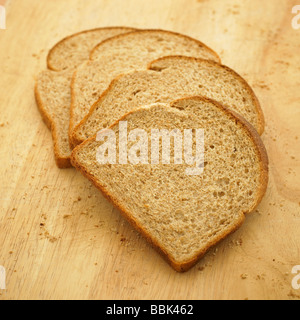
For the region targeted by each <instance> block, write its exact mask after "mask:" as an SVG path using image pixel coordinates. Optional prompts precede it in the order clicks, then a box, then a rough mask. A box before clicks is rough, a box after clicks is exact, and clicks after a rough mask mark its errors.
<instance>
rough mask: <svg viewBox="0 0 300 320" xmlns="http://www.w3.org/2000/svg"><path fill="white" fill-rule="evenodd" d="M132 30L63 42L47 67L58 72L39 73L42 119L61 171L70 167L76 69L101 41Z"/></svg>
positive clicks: (87, 34)
mask: <svg viewBox="0 0 300 320" xmlns="http://www.w3.org/2000/svg"><path fill="white" fill-rule="evenodd" d="M133 30H134V29H133V28H125V27H111V28H99V29H94V30H87V31H84V32H80V33H77V34H75V35H72V36H69V37H67V38H65V39H63V40H62V41H60V42H59V43H58V44H56V45H55V46H54V47H53V48H52V49H51V50H50V52H49V54H48V59H47V60H48V67H49V69H52V70H56V71H57V72H55V71H50V70H47V71H43V72H41V73H40V74H39V76H38V78H37V81H36V86H35V96H36V101H37V104H38V108H39V110H40V112H41V114H42V116H43V119H44V121H45V122H46V124H47V125H48V127H49V128H51V130H52V136H53V142H54V154H55V160H56V164H57V166H58V167H59V168H69V167H71V162H70V155H71V149H70V142H69V124H70V105H71V78H72V75H73V72H74V69H75V68H76V67H77V66H78V65H80V64H81V63H82V62H83V61H84V60H86V59H88V58H89V54H90V52H91V50H92V49H93V48H94V47H95V45H97V44H98V43H99V42H101V41H103V40H106V39H108V38H110V37H113V36H115V35H118V34H121V33H126V32H129V31H133Z"/></svg>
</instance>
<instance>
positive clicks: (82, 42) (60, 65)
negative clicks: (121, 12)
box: [47, 27, 136, 71]
mask: <svg viewBox="0 0 300 320" xmlns="http://www.w3.org/2000/svg"><path fill="white" fill-rule="evenodd" d="M134 30H136V29H134V28H127V27H108V28H97V29H92V30H86V31H83V32H79V33H76V34H73V35H71V36H68V37H66V38H64V39H63V40H61V41H60V42H58V43H57V44H56V45H55V46H54V47H53V48H52V49H51V50H50V51H49V54H48V57H47V64H48V68H49V69H50V70H54V71H63V70H66V69H74V68H77V67H78V66H79V65H80V64H82V63H83V62H84V61H85V60H88V59H89V56H90V53H91V50H92V49H93V48H94V47H95V46H96V45H98V44H99V43H100V42H102V41H103V40H106V39H107V38H110V37H114V36H116V35H119V34H122V33H126V32H130V31H134Z"/></svg>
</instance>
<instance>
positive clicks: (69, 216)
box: [63, 214, 72, 219]
mask: <svg viewBox="0 0 300 320" xmlns="http://www.w3.org/2000/svg"><path fill="white" fill-rule="evenodd" d="M71 217H72V216H71V215H70V214H65V215H64V216H63V219H69V218H71Z"/></svg>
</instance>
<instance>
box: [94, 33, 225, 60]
mask: <svg viewBox="0 0 300 320" xmlns="http://www.w3.org/2000/svg"><path fill="white" fill-rule="evenodd" d="M150 32H162V33H168V34H172V35H176V36H180V37H182V38H185V39H188V40H191V41H194V42H196V43H198V44H199V45H200V46H202V47H203V48H205V49H207V50H208V51H209V52H210V53H211V54H212V55H214V56H215V58H216V59H217V60H218V62H219V63H220V62H221V58H220V57H219V55H218V54H217V53H216V52H215V51H214V50H213V49H212V48H210V47H209V46H207V45H206V44H205V43H203V42H201V41H200V40H198V39H195V38H192V37H190V36H188V35H185V34H182V33H179V32H174V31H170V30H163V29H143V30H135V31H131V32H127V33H125V34H119V35H117V36H114V37H111V38H109V39H106V40H104V41H102V42H101V43H99V44H98V45H97V46H95V47H94V49H93V50H92V51H91V53H90V60H94V59H93V55H94V53H95V51H96V50H97V49H98V48H99V47H101V46H102V45H103V44H105V43H106V42H107V41H110V40H113V39H119V38H123V37H126V36H128V35H129V34H139V33H150Z"/></svg>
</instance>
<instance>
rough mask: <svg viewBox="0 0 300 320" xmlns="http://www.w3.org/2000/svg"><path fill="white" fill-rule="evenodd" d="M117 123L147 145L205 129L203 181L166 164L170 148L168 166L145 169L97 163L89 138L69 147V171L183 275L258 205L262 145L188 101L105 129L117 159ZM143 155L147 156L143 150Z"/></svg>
mask: <svg viewBox="0 0 300 320" xmlns="http://www.w3.org/2000/svg"><path fill="white" fill-rule="evenodd" d="M121 121H122V123H124V122H125V121H126V122H127V126H128V128H127V130H128V134H129V133H130V134H131V132H132V130H134V129H142V130H144V131H146V132H147V134H148V135H147V137H148V139H149V141H151V139H152V136H151V132H152V131H151V130H152V129H166V130H168V131H169V132H170V131H171V130H174V129H179V130H180V132H183V130H185V129H194V130H197V129H204V137H205V144H204V150H205V152H204V161H205V162H204V165H203V166H204V171H203V174H202V175H194V176H188V175H187V174H186V169H187V168H189V167H190V166H188V165H187V164H185V163H183V164H175V162H174V161H172V159H174V158H173V157H172V155H174V152H173V149H172V151H171V162H170V164H161V163H160V164H153V165H151V160H149V164H131V162H128V164H118V163H119V161H117V164H110V163H108V164H100V163H99V162H98V161H97V160H96V159H97V152H99V147H100V146H101V145H102V144H103V142H100V141H97V137H96V136H93V137H91V138H89V139H88V140H86V141H85V142H84V143H83V144H81V145H80V146H78V147H76V148H75V149H74V150H73V152H72V156H71V159H72V163H73V165H74V166H75V167H76V168H77V169H78V170H79V171H81V172H82V173H83V174H84V175H85V176H86V177H87V178H88V179H89V180H91V181H92V182H93V183H94V184H95V186H96V187H97V188H99V189H100V190H101V191H102V193H103V194H104V195H105V196H106V197H107V198H108V199H109V200H110V201H111V202H112V203H113V204H114V205H115V206H116V207H117V208H118V209H119V210H120V211H121V213H122V214H123V215H124V216H125V217H126V218H127V219H128V220H129V221H130V222H131V223H132V225H133V226H134V227H135V228H136V229H137V230H139V231H140V232H141V233H142V234H143V235H144V236H145V237H146V238H147V239H148V240H149V241H150V243H152V244H153V245H154V247H156V248H157V249H158V251H159V252H160V253H161V254H162V255H163V256H164V257H165V258H166V259H167V261H168V262H169V263H170V264H171V265H172V266H173V268H174V269H175V270H177V271H179V272H182V271H187V270H188V269H189V268H191V267H192V266H194V265H195V264H196V262H197V261H198V259H200V258H201V257H202V256H203V255H204V254H205V253H206V252H207V251H208V249H209V248H211V247H212V246H214V245H215V244H217V243H218V242H219V241H220V240H222V239H223V238H225V237H226V236H228V235H229V234H230V233H232V232H234V231H235V230H236V229H237V228H239V227H240V226H241V224H242V223H243V221H244V219H245V214H246V213H249V212H251V211H253V210H254V209H255V208H256V206H257V205H258V204H259V203H260V201H261V200H262V198H263V196H264V194H265V191H266V187H267V183H268V157H267V154H266V150H265V148H264V146H263V143H262V141H261V138H260V136H259V135H258V133H257V132H256V130H255V129H254V128H253V127H252V126H251V125H250V124H249V123H248V122H246V121H245V120H244V119H243V118H242V117H240V116H239V115H237V114H235V113H234V112H233V111H230V110H229V109H227V108H226V107H224V106H222V105H221V104H219V103H217V102H214V101H212V100H209V99H206V98H203V97H191V98H185V99H181V100H177V101H174V102H172V103H171V104H161V103H158V104H154V105H151V106H149V107H143V108H140V109H137V110H135V111H132V112H130V113H128V114H127V115H125V116H124V117H123V118H121V119H120V120H119V121H117V122H116V123H115V124H113V125H112V126H111V127H110V130H108V129H104V130H103V131H102V132H101V136H102V137H104V136H105V135H106V134H107V133H108V132H112V131H113V132H114V133H115V135H116V141H117V148H116V150H117V152H116V154H117V159H118V155H119V147H118V146H119V142H118V141H119V140H120V139H119V130H120V129H119V125H120V122H121ZM111 130H112V131H111ZM150 137H151V139H150ZM136 139H137V141H138V138H136ZM98 140H100V139H98ZM128 141H129V142H128V150H134V148H135V151H134V153H135V154H136V156H138V155H141V153H142V151H141V150H142V149H143V148H142V147H138V148H136V146H137V145H138V142H137V141H134V139H133V140H130V139H128ZM139 141H140V140H139ZM145 141H147V140H145ZM145 141H144V142H145ZM172 141H173V140H172ZM194 141H195V137H194ZM172 148H173V147H172ZM148 150H149V153H150V150H151V147H150V144H149V148H148ZM149 153H148V159H151V158H150V155H149ZM128 154H129V153H128ZM146 154H147V153H146ZM136 163H138V161H137V162H136ZM144 163H146V162H144ZM177 163H178V162H177Z"/></svg>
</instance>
